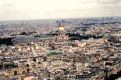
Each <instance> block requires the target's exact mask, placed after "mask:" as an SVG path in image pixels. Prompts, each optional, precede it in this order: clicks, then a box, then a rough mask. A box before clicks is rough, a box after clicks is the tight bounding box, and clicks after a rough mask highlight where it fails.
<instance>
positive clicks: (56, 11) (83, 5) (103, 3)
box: [0, 0, 121, 20]
mask: <svg viewBox="0 0 121 80" xmlns="http://www.w3.org/2000/svg"><path fill="white" fill-rule="evenodd" d="M101 16H121V0H0V20H25V19H54V18H78V17H101Z"/></svg>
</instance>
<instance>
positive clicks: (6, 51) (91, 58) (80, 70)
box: [0, 17, 121, 80]
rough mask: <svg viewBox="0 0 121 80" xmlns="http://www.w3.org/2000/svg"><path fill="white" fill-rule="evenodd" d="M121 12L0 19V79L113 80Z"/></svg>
mask: <svg viewBox="0 0 121 80" xmlns="http://www.w3.org/2000/svg"><path fill="white" fill-rule="evenodd" d="M120 73H121V17H95V18H78V19H62V20H60V19H53V20H51V19H50V20H26V21H23V20H21V21H0V80H116V79H117V78H118V77H121V74H120Z"/></svg>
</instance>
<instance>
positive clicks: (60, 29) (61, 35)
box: [57, 23, 68, 41]
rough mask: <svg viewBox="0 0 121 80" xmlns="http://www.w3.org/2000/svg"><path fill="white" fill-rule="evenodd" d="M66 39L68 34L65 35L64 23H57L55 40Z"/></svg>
mask: <svg viewBox="0 0 121 80" xmlns="http://www.w3.org/2000/svg"><path fill="white" fill-rule="evenodd" d="M67 39H68V36H67V35H65V27H64V25H62V23H59V25H58V36H57V41H64V40H67Z"/></svg>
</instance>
